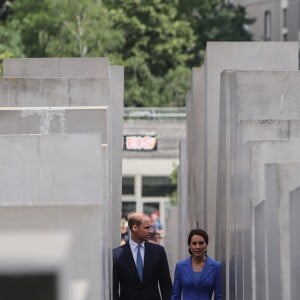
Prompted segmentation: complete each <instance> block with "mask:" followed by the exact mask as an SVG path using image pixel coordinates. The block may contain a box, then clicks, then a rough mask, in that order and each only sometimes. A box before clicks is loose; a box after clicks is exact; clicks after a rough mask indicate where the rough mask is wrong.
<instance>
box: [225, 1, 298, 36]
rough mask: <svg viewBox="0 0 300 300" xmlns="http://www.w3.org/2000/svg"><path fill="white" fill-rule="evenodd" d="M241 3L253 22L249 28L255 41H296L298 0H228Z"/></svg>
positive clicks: (236, 3)
mask: <svg viewBox="0 0 300 300" xmlns="http://www.w3.org/2000/svg"><path fill="white" fill-rule="evenodd" d="M227 2H229V3H232V4H235V5H242V6H244V7H245V8H246V11H247V14H248V16H249V17H253V18H255V23H254V24H252V25H251V26H250V28H249V30H250V32H251V33H252V34H253V38H254V40H256V41H298V40H299V28H300V25H299V24H300V19H299V10H300V6H299V2H300V1H299V0H228V1H227Z"/></svg>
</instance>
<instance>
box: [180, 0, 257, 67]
mask: <svg viewBox="0 0 300 300" xmlns="http://www.w3.org/2000/svg"><path fill="white" fill-rule="evenodd" d="M178 13H179V17H180V18H181V19H183V20H190V23H191V26H192V28H193V30H194V32H195V35H196V37H197V41H196V46H195V48H194V49H193V51H194V56H193V59H192V60H191V61H190V63H189V66H190V67H193V66H198V65H201V64H202V63H203V58H204V53H205V48H206V42H207V41H251V40H252V35H251V33H250V32H249V31H248V30H247V26H249V25H250V24H252V23H254V21H255V20H254V19H252V18H249V17H247V14H246V10H245V8H244V7H243V6H235V5H232V4H226V3H225V1H224V0H201V1H198V0H190V1H186V0H179V6H178Z"/></svg>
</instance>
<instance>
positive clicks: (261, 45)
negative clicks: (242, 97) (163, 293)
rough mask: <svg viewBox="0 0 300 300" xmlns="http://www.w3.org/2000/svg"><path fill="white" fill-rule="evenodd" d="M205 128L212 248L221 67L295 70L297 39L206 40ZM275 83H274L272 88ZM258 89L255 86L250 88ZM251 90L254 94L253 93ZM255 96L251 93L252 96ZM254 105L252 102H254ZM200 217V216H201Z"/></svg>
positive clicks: (224, 68) (213, 242) (230, 68)
mask: <svg viewBox="0 0 300 300" xmlns="http://www.w3.org/2000/svg"><path fill="white" fill-rule="evenodd" d="M205 69H206V108H205V109H206V116H207V122H206V126H205V128H206V129H205V130H206V132H207V178H206V180H207V181H206V182H207V205H208V206H207V211H208V216H210V217H209V221H208V231H209V233H210V238H211V240H210V247H211V249H212V251H213V253H214V252H215V251H214V244H215V226H216V225H215V220H216V218H215V213H216V201H217V200H216V199H217V185H216V182H217V174H218V172H217V169H218V148H219V147H218V143H219V140H218V139H219V135H220V133H219V128H220V127H219V125H220V124H219V117H222V116H219V112H220V74H221V72H222V71H223V70H298V43H297V42H289V43H286V42H208V43H207V47H206V57H205ZM275 86H276V84H274V83H273V88H274V87H275ZM252 92H254V93H255V92H258V90H252ZM254 93H253V94H254ZM253 98H254V97H253ZM252 107H254V104H253V106H252ZM201 217H202V216H201Z"/></svg>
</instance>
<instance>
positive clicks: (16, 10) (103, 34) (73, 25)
mask: <svg viewBox="0 0 300 300" xmlns="http://www.w3.org/2000/svg"><path fill="white" fill-rule="evenodd" d="M115 14H117V11H108V10H107V9H106V8H105V7H104V6H103V5H102V4H101V2H100V1H98V0H80V1H78V0H22V1H15V3H14V5H13V19H18V20H20V31H21V36H22V45H23V49H24V53H25V54H26V56H28V57H62V56H70V57H75V56H77V57H78V56H79V57H82V56H109V58H110V59H111V58H112V59H115V60H116V61H117V60H118V56H119V53H120V51H121V49H122V44H123V33H122V32H121V31H118V30H115V29H113V28H112V22H111V19H112V18H116V16H115Z"/></svg>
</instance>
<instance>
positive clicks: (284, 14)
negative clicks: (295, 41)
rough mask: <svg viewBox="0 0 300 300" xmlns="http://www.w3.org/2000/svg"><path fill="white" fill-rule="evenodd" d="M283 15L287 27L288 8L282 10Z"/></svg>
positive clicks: (284, 25)
mask: <svg viewBox="0 0 300 300" xmlns="http://www.w3.org/2000/svg"><path fill="white" fill-rule="evenodd" d="M282 14H283V27H287V8H284V9H283V10H282Z"/></svg>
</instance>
